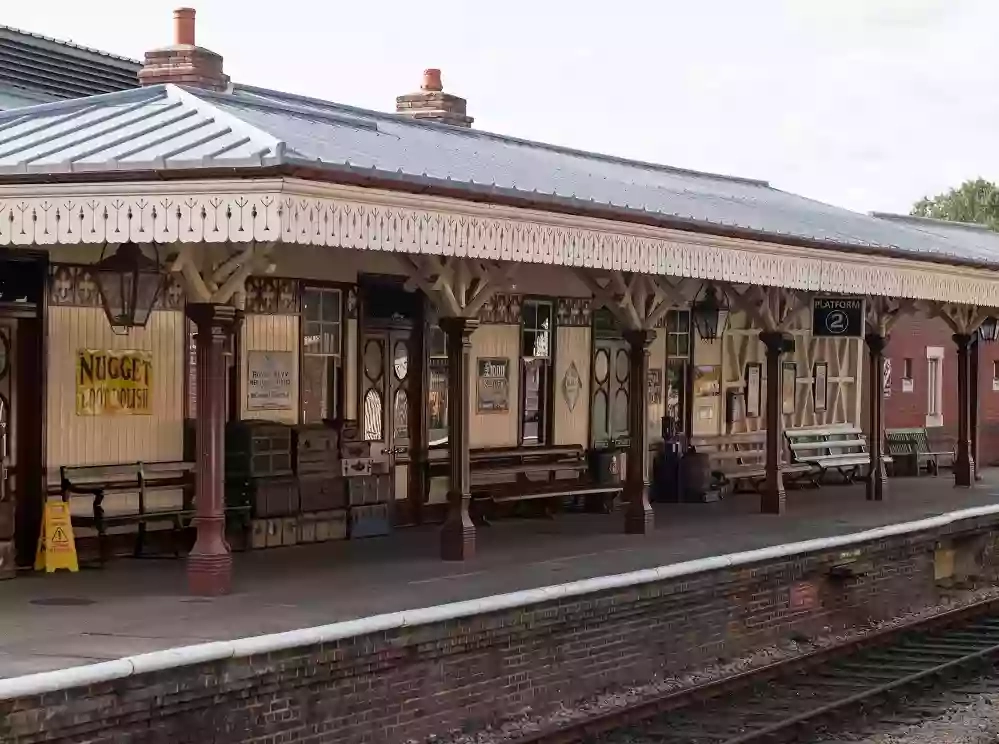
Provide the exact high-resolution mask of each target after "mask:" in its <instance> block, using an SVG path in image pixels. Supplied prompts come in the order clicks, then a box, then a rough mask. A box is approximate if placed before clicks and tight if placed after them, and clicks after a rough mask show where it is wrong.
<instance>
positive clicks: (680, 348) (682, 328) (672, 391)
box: [652, 310, 690, 436]
mask: <svg viewBox="0 0 999 744" xmlns="http://www.w3.org/2000/svg"><path fill="white" fill-rule="evenodd" d="M689 369H690V312H689V311H688V310H670V311H669V312H668V313H666V390H665V391H664V393H665V396H666V415H667V416H669V417H670V418H672V419H673V421H674V422H675V423H676V430H677V431H678V432H683V431H686V418H687V416H686V411H687V386H688V374H689ZM660 426H661V424H660V422H659V421H655V422H653V432H652V433H653V436H658V435H659V433H660Z"/></svg>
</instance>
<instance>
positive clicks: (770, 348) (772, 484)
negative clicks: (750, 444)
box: [760, 331, 789, 514]
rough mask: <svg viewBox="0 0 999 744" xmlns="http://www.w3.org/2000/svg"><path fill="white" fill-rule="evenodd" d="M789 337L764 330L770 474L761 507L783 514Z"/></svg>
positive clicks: (768, 465)
mask: <svg viewBox="0 0 999 744" xmlns="http://www.w3.org/2000/svg"><path fill="white" fill-rule="evenodd" d="M788 340H789V339H788V338H787V336H785V335H784V334H783V333H782V332H780V331H761V332H760V341H762V342H763V345H764V346H766V348H767V398H766V399H767V419H766V420H767V450H766V452H767V458H766V459H767V462H766V466H767V476H766V480H765V481H764V484H763V492H762V493H761V494H760V511H761V512H763V513H764V514H783V513H784V511H785V510H786V509H787V494H786V493H785V492H784V476H783V474H782V473H781V470H780V459H781V458H780V448H781V445H782V442H781V439H782V438H783V435H784V411H783V410H782V405H781V391H780V387H781V368H780V359H781V355H782V354H783V353H784V350H785V348H786V346H787V342H788Z"/></svg>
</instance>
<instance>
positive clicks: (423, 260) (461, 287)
mask: <svg viewBox="0 0 999 744" xmlns="http://www.w3.org/2000/svg"><path fill="white" fill-rule="evenodd" d="M400 260H401V261H402V262H403V264H404V265H405V267H406V270H407V272H411V273H412V277H411V278H410V279H409V280H408V281H407V282H406V289H407V290H409V291H410V292H414V291H416V290H417V289H420V290H423V292H424V293H426V295H427V297H429V298H430V301H431V302H432V303H433V304H434V307H435V308H437V312H438V313H440V316H441V317H442V318H468V319H474V318H478V316H479V311H480V310H481V309H482V306H483V305H485V304H486V303H487V302H488V301H489V300H490V299H492V297H493V295H495V294H496V293H497V292H505V291H509V290H510V289H511V288H512V286H513V281H514V278H515V276H516V272H517V269H518V268H519V265H518V264H512V263H511V264H502V263H499V262H496V261H478V260H472V259H464V258H458V257H449V258H443V257H439V256H428V255H410V256H400Z"/></svg>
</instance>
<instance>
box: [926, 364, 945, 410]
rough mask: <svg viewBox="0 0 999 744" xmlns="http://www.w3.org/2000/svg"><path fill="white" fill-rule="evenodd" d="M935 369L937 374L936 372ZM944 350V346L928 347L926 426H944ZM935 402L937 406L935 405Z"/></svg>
mask: <svg viewBox="0 0 999 744" xmlns="http://www.w3.org/2000/svg"><path fill="white" fill-rule="evenodd" d="M934 371H935V374H934ZM943 378H944V350H943V347H942V346H927V347H926V427H927V428H934V427H939V426H943V422H944V415H943V405H944V402H943V391H944V385H943ZM934 402H935V404H936V405H935V406H934ZM934 408H936V410H934Z"/></svg>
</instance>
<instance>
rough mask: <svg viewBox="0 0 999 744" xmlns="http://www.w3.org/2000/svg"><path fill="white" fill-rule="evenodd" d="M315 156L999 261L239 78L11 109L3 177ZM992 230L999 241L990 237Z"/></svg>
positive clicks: (313, 160) (992, 244)
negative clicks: (228, 85)
mask: <svg viewBox="0 0 999 744" xmlns="http://www.w3.org/2000/svg"><path fill="white" fill-rule="evenodd" d="M281 164H288V165H307V166H311V167H315V168H319V169H328V170H332V171H339V172H343V171H345V170H349V171H358V172H360V173H363V174H369V175H375V176H378V177H380V178H388V179H396V180H399V181H403V182H406V183H411V184H417V185H420V184H423V185H435V184H436V185H444V184H446V185H448V186H450V187H451V188H457V189H463V190H467V191H469V192H470V193H471V192H476V193H480V194H487V195H488V194H505V195H510V196H521V197H528V198H530V199H532V200H534V201H536V202H537V203H538V204H539V205H540V206H543V205H544V204H545V203H550V204H552V205H555V204H558V205H562V206H583V207H586V206H591V207H592V206H600V207H615V208H618V209H620V210H625V211H630V212H634V213H636V214H638V215H642V216H644V217H650V216H652V217H659V218H666V219H669V220H671V221H674V222H679V223H681V224H683V223H688V224H695V225H701V226H704V227H705V228H707V229H711V228H712V227H715V228H727V229H740V230H745V231H751V232H753V233H758V234H759V235H760V236H761V237H766V236H773V237H774V238H780V239H782V240H785V241H786V240H792V241H793V240H801V241H822V242H826V243H831V244H835V245H839V246H842V248H843V249H844V250H861V251H862V250H865V249H873V248H876V249H883V250H894V251H898V252H902V253H906V254H909V255H912V256H913V257H914V258H926V259H931V260H938V261H951V262H962V263H977V264H986V265H997V266H999V244H997V242H996V241H995V240H993V239H992V238H991V236H982V237H983V239H982V240H977V239H975V238H974V237H973V236H972V237H969V236H967V235H962V236H956V235H953V234H949V233H945V232H942V231H930V230H926V229H920V227H919V226H916V225H914V224H911V223H910V222H907V221H902V220H898V219H888V218H885V217H878V216H872V215H866V214H859V213H856V212H851V211H849V210H846V209H841V208H838V207H834V206H830V205H827V204H822V203H820V202H817V201H813V200H811V199H807V198H805V197H802V196H797V195H795V194H790V193H787V192H784V191H780V190H778V189H775V188H772V187H771V186H770V185H769V184H767V183H766V182H763V181H754V180H750V179H744V178H734V177H729V176H721V175H715V174H708V173H698V172H694V171H689V170H682V169H677V168H670V167H666V166H661V165H655V164H651V163H642V162H636V161H630V160H625V159H622V158H615V157H611V156H605V155H599V154H594V153H586V152H580V151H576V150H570V149H567V148H562V147H557V146H553V145H546V144H541V143H536V142H528V141H524V140H519V139H515V138H512V137H505V136H500V135H496V134H490V133H488V132H482V131H478V130H474V129H465V128H460V127H451V126H446V125H438V124H431V123H427V122H417V121H412V120H409V119H405V118H402V117H399V116H397V115H395V114H386V113H380V112H375V111H367V110H362V109H357V108H353V107H349V106H343V105H339V104H335V103H329V102H325V101H318V100H315V99H310V98H304V97H300V96H293V95H289V94H283V93H278V92H275V91H269V90H262V89H259V88H253V87H249V86H234V87H233V89H232V90H230V91H229V92H226V93H214V92H209V91H205V90H200V89H186V88H180V87H177V86H174V85H166V86H153V87H149V88H141V89H137V90H131V91H124V92H120V93H111V94H107V95H103V96H94V97H91V98H85V99H78V100H75V101H65V102H59V103H54V104H46V105H42V106H34V107H30V108H25V109H20V110H15V111H10V112H6V113H4V114H0V176H2V175H4V174H7V175H13V174H25V173H51V174H55V173H64V172H99V171H107V170H116V171H145V170H149V169H166V168H218V167H227V168H247V167H253V166H258V167H259V166H264V165H281ZM986 238H988V239H986Z"/></svg>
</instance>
